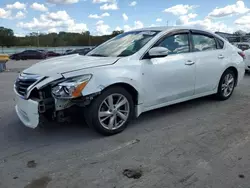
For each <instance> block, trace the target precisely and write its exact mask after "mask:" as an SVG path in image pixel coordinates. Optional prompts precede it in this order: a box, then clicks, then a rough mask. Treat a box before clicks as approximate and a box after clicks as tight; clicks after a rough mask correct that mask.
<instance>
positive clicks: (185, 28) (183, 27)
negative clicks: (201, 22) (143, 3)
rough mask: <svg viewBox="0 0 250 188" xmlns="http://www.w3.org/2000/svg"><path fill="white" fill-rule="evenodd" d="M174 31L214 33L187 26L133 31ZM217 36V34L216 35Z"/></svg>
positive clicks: (147, 28)
mask: <svg viewBox="0 0 250 188" xmlns="http://www.w3.org/2000/svg"><path fill="white" fill-rule="evenodd" d="M173 30H196V31H203V32H208V33H213V34H215V33H214V32H211V31H209V30H206V29H200V28H196V27H190V26H189V27H187V26H161V27H146V28H141V29H135V30H132V31H160V32H162V31H166V32H167V31H173ZM215 35H216V34H215Z"/></svg>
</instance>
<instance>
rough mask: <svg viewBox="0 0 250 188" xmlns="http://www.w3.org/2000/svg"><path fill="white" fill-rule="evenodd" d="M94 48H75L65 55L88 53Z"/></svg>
mask: <svg viewBox="0 0 250 188" xmlns="http://www.w3.org/2000/svg"><path fill="white" fill-rule="evenodd" d="M91 50H92V48H82V49H75V50H72V51H69V52H68V53H66V54H65V55H71V54H80V55H86V54H87V53H88V52H90V51H91Z"/></svg>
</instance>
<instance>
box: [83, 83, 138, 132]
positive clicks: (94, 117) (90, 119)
mask: <svg viewBox="0 0 250 188" xmlns="http://www.w3.org/2000/svg"><path fill="white" fill-rule="evenodd" d="M111 97H112V100H111V101H113V104H114V105H111V106H114V107H113V108H112V107H110V108H109V107H108V106H110V105H109V104H110V100H109V99H110V98H111ZM122 103H125V104H123V105H122V106H120V105H117V104H122ZM116 105H117V106H116ZM115 106H116V107H115ZM118 106H120V107H118ZM107 113H108V114H109V115H107ZM104 114H105V115H104ZM133 116H134V102H133V99H132V96H131V95H130V93H129V92H127V90H125V89H124V88H123V87H119V86H116V87H111V88H108V89H106V90H104V91H103V93H102V94H101V95H99V96H98V97H96V98H95V99H94V100H93V101H92V102H91V104H90V105H89V106H88V107H86V108H85V110H84V117H85V121H86V122H87V124H88V126H89V127H92V128H94V129H95V130H96V131H97V132H98V133H100V134H102V135H105V136H110V135H114V134H117V133H120V132H122V131H123V130H124V129H125V128H126V127H127V125H128V123H129V122H130V121H131V119H132V118H133ZM125 117H126V118H125ZM122 118H123V119H122ZM111 119H112V120H111ZM101 120H102V121H101Z"/></svg>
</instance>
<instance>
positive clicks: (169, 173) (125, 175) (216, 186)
mask: <svg viewBox="0 0 250 188" xmlns="http://www.w3.org/2000/svg"><path fill="white" fill-rule="evenodd" d="M35 62H36V61H33V60H30V61H9V62H8V63H7V68H8V70H7V71H6V72H3V73H0V187H1V188H23V187H25V188H45V187H48V188H57V187H58V188H88V187H90V188H99V187H100V188H123V187H126V188H127V187H128V188H130V187H133V188H140V187H143V188H145V187H146V188H148V187H150V188H151V187H154V188H172V187H176V188H182V187H192V188H193V187H195V188H196V187H197V188H246V187H249V185H250V123H249V121H250V115H249V114H250V74H246V75H245V77H244V80H243V81H242V82H241V83H240V85H239V86H238V87H237V88H236V90H235V92H234V94H233V96H232V97H231V98H230V99H229V100H227V101H223V102H220V101H216V100H214V98H213V97H205V98H201V99H197V100H192V101H189V102H185V103H181V104H177V105H173V106H169V107H165V108H161V109H158V110H154V111H151V112H147V113H145V114H142V115H141V116H140V117H139V118H138V119H137V120H135V121H134V122H132V124H130V125H129V126H128V128H127V129H126V130H125V131H124V132H122V133H121V134H119V135H115V136H111V137H103V136H101V135H99V134H97V133H95V132H94V131H93V130H91V129H89V128H88V127H86V126H85V125H83V124H79V123H74V124H63V125H59V124H54V125H52V126H51V127H47V128H45V129H35V130H33V129H29V128H26V127H24V126H23V125H22V124H21V122H20V121H19V119H18V117H17V116H16V114H15V111H14V105H15V101H14V97H15V95H14V92H13V83H14V81H15V79H16V77H17V76H18V74H19V72H20V71H22V70H23V69H24V68H26V67H28V66H30V65H32V64H34V63H35ZM79 118H81V117H79Z"/></svg>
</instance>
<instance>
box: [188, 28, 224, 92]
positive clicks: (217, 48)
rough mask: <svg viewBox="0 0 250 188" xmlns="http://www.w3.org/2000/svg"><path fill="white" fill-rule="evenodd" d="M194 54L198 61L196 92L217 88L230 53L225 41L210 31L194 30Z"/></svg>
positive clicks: (196, 61)
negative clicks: (224, 47) (225, 47)
mask: <svg viewBox="0 0 250 188" xmlns="http://www.w3.org/2000/svg"><path fill="white" fill-rule="evenodd" d="M191 33H192V34H191V36H192V37H191V38H192V46H193V54H194V56H195V63H196V79H195V80H196V81H195V94H196V95H198V94H202V93H206V92H211V91H213V90H215V89H216V88H217V85H218V82H219V80H220V77H221V74H222V71H223V67H224V65H225V62H226V61H227V57H228V55H227V54H226V51H225V50H224V49H223V46H224V42H223V41H222V40H220V39H217V38H216V37H215V36H213V35H212V34H210V33H207V32H200V31H192V32H191Z"/></svg>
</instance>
